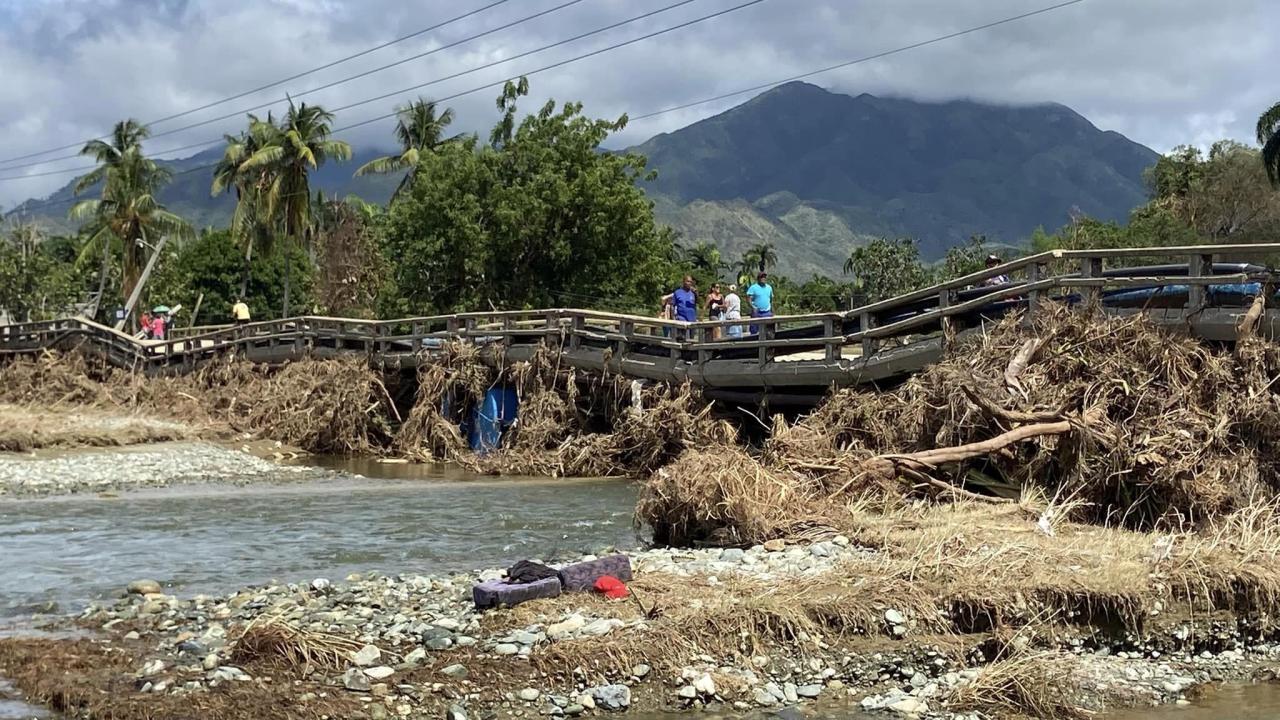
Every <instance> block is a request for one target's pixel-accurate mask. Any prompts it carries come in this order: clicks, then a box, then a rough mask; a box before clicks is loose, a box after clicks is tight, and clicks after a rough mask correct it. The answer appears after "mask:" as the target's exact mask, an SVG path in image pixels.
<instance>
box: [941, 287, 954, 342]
mask: <svg viewBox="0 0 1280 720" xmlns="http://www.w3.org/2000/svg"><path fill="white" fill-rule="evenodd" d="M949 307H951V290H950V289H947V288H944V289H943V290H942V292H940V293H938V311H939V312H941V313H942V317H941V318H940V320H939V322H940V324H941V325H942V351H943V352H946V351H947V348H948V347H950V346H951V339H952V338H953V337H955V329H954V328H953V327H952V326H951V316H950V315H947V314H946V312H947V308H949Z"/></svg>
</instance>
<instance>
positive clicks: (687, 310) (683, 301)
mask: <svg viewBox="0 0 1280 720" xmlns="http://www.w3.org/2000/svg"><path fill="white" fill-rule="evenodd" d="M662 303H663V304H664V305H669V306H670V307H671V308H672V310H673V311H674V313H673V314H674V316H675V319H676V320H681V321H683V322H697V321H698V291H697V290H695V289H694V287H693V276H692V275H685V276H684V282H683V283H681V285H680V287H678V288H676V290H675V292H673V293H671V294H670V295H667V296H665V297H663V298H662Z"/></svg>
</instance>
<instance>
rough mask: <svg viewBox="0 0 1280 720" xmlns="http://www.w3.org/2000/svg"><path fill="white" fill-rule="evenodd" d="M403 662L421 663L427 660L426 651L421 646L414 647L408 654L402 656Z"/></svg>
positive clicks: (410, 663) (409, 663)
mask: <svg viewBox="0 0 1280 720" xmlns="http://www.w3.org/2000/svg"><path fill="white" fill-rule="evenodd" d="M404 661H405V664H407V665H421V664H422V663H424V662H426V661H427V651H426V650H423V649H422V648H414V649H413V650H412V651H410V653H409V654H408V655H405V656H404Z"/></svg>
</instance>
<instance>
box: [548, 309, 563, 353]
mask: <svg viewBox="0 0 1280 720" xmlns="http://www.w3.org/2000/svg"><path fill="white" fill-rule="evenodd" d="M543 319H544V321H545V326H544V327H545V329H546V343H547V344H548V345H550V346H552V347H556V348H558V347H560V346H561V345H562V342H561V341H562V340H563V339H564V333H563V329H562V328H561V327H560V313H558V312H556V311H554V310H553V311H550V312H548V313H547V314H546V315H544V316H543Z"/></svg>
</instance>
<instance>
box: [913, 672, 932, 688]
mask: <svg viewBox="0 0 1280 720" xmlns="http://www.w3.org/2000/svg"><path fill="white" fill-rule="evenodd" d="M910 682H911V687H913V688H922V687H924V686H925V685H928V684H929V678H928V677H926V676H925V674H924V673H922V672H918V673H916V674H915V675H912V676H911V680H910Z"/></svg>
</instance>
